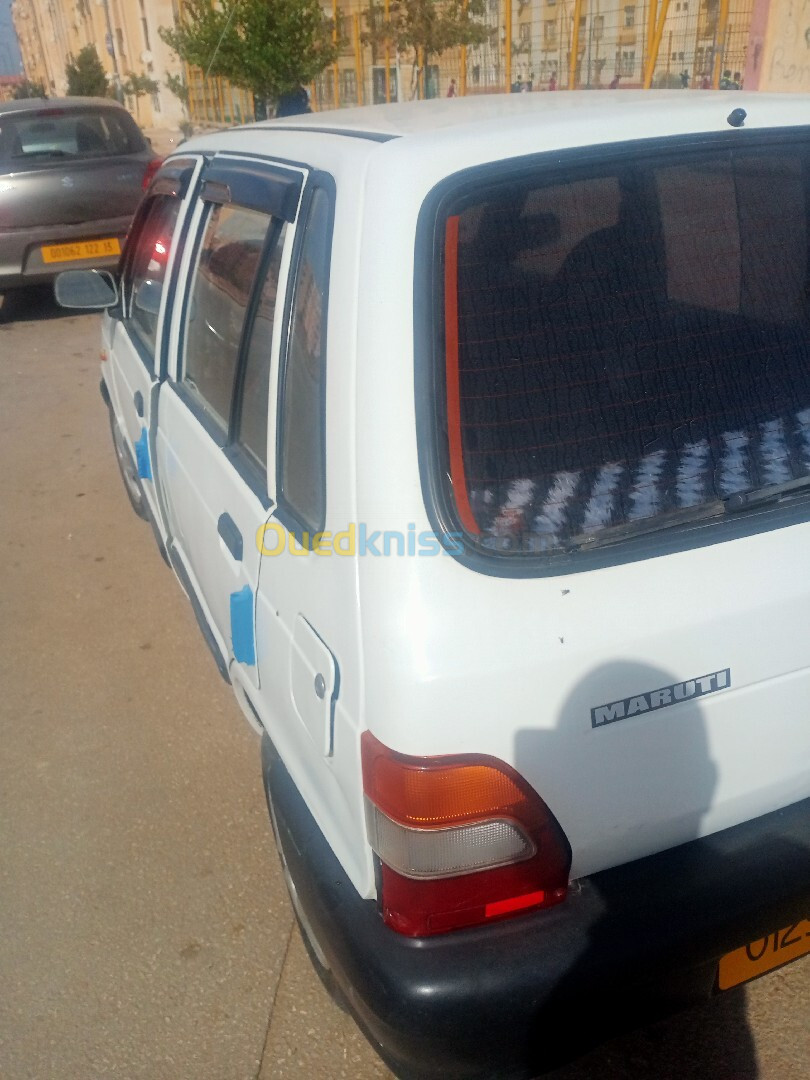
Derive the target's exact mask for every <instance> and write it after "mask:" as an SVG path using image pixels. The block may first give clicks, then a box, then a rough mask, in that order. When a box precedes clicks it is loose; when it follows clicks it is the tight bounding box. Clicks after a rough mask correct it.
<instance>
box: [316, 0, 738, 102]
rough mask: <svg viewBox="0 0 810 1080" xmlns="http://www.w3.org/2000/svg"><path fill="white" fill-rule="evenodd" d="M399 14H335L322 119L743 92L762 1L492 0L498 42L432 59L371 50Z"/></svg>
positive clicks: (382, 6) (361, 6) (379, 5)
mask: <svg viewBox="0 0 810 1080" xmlns="http://www.w3.org/2000/svg"><path fill="white" fill-rule="evenodd" d="M439 2H440V0H439ZM387 7H388V0H377V2H376V3H373V4H369V3H368V0H366V2H361V0H343V4H342V5H338V4H337V3H333V5H332V9H331V10H330V11H327V14H328V15H330V17H332V18H333V20H334V25H335V34H336V40H337V41H338V43H339V47H340V52H339V56H338V59H337V61H336V62H335V63H334V64H332V65H331V66H330V67H329V68H327V69H326V70H325V71H324V72H323V73H322V74H321V75H320V76H319V77H318V78H317V79H316V80H315V82H314V83H313V84H312V86H311V87H310V94H311V100H312V105H313V108H314V109H318V110H319V109H333V108H340V107H346V106H352V105H369V104H381V103H383V102H388V101H409V100H411V99H413V98H433V97H453V96H456V95H459V96H462V95H465V94H480V93H499V92H500V93H507V92H510V91H511V92H534V91H537V90H562V89H579V88H586V89H603V88H608V87H610V88H617V87H619V88H621V87H651V88H677V87H690V88H702V89H707V90H708V89H732V88H733V87H734V86H739V85H741V84H742V79H743V73H744V71H745V62H746V52H747V48H748V38H749V30H750V25H751V12H752V7H753V0H643V2H633V0H487V3H486V11H485V14H484V15H483V16H481V17H480V20H479V21H480V22H481V23H482V25H483V26H484V27H485V28H486V29H487V30H488V31H489V34H488V37H487V40H486V41H485V42H484V43H483V44H479V45H467V46H464V45H461V46H458V47H455V48H452V49H448V50H446V51H444V52H443V53H441V54H438V55H432V56H425V55H423V54H422V52H421V51H420V50H418V49H409V50H406V51H405V52H402V53H398V52H397V50H396V49H395V48H394V45H393V42H387V43H386V42H384V43H383V44H379V43H376V44H373V45H372V44H370V43H369V33H368V31H369V28H370V25H371V23H372V22H373V21H374V20H375V19H378V18H379V17H380V13H382V16H383V17H384V16H385V14H386V9H387Z"/></svg>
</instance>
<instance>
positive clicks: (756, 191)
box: [437, 141, 810, 555]
mask: <svg viewBox="0 0 810 1080" xmlns="http://www.w3.org/2000/svg"><path fill="white" fill-rule="evenodd" d="M809 175H810V151H809V150H808V144H807V143H806V142H804V143H799V142H796V141H794V142H787V141H786V142H784V143H782V144H780V145H779V146H778V147H774V146H773V145H769V146H768V147H767V148H765V149H763V150H754V149H752V150H739V151H735V152H733V153H732V152H728V151H723V152H711V151H708V152H707V151H701V152H696V151H692V152H687V153H682V154H680V155H678V156H677V157H674V158H673V157H667V158H662V157H660V156H659V157H658V158H657V159H653V158H647V159H644V158H638V159H633V160H628V159H627V158H623V159H621V160H616V161H614V162H613V163H607V164H604V165H601V164H600V165H599V166H590V167H588V168H587V169H586V168H580V169H578V170H577V169H570V170H566V171H565V174H564V176H563V175H562V174H561V173H560V172H556V173H554V172H551V171H550V170H548V169H545V170H544V169H542V168H538V169H537V170H536V172H535V173H534V175H530V176H524V178H523V179H521V180H520V181H519V182H512V183H503V184H499V185H494V186H488V187H486V188H479V189H478V190H468V191H467V192H466V193H464V194H463V195H461V194H460V195H459V196H458V197H457V198H456V199H455V201H451V202H450V204H449V212H448V213H447V214H446V217H444V218H443V220H442V221H441V222H440V223H439V235H440V236H441V237H442V238H443V245H444V265H443V268H442V271H441V274H442V277H443V280H442V283H441V291H442V295H443V304H442V307H443V317H442V318H441V319H440V320H439V322H440V323H443V326H440V330H441V331H443V334H441V333H440V336H439V337H438V338H437V348H438V351H439V354H440V356H441V358H442V360H443V362H444V368H445V370H444V376H443V378H441V379H440V380H439V384H438V385H439V387H440V389H439V398H440V400H441V399H443V406H442V407H441V408H440V409H439V414H440V419H439V424H440V429H441V430H440V433H439V444H440V449H441V453H442V455H443V461H442V462H441V465H442V467H441V475H442V477H443V478H444V483H445V485H446V491H445V494H446V496H447V501H448V502H449V504H450V505H451V506H454V507H455V513H456V517H457V519H458V522H459V524H460V526H461V527H462V529H463V530H464V531H465V532H466V534H467V535H468V537H469V538H470V539H471V541H472V542H473V543H474V544H476V545H477V546H479V547H480V548H482V549H489V550H495V551H499V552H502V553H513V554H515V555H520V554H527V553H528V554H538V553H546V554H555V553H560V552H564V551H572V550H578V549H579V550H582V549H587V548H588V546H589V545H591V546H593V545H594V544H597V545H598V544H599V543H600V542H604V541H608V542H612V539H616V538H617V539H619V540H621V539H622V538H623V537H625V536H629V535H631V534H632V533H633V532H634V531H636V530H638V531H655V530H656V528H658V527H660V528H664V527H666V526H667V525H669V524H673V523H677V522H678V521H679V520H681V519H688V518H689V517H690V515H694V516H695V517H700V516H701V515H703V516H704V517H705V516H708V517H711V516H712V515H713V514H715V513H716V514H721V513H723V512H724V510H725V509H726V507H725V506H724V503H723V500H726V501H727V500H728V499H729V497H730V496H732V495H735V494H737V493H740V492H749V491H751V490H752V489H759V488H761V487H763V486H768V485H775V484H783V483H785V482H788V481H792V480H795V479H797V478H799V477H805V476H808V474H810V338H808V317H809V316H810V285H809V284H808V282H809V281H810V279H809V278H808V204H809V201H810V183H809V182H808V177H809ZM446 205H447V204H446ZM440 246H441V244H440Z"/></svg>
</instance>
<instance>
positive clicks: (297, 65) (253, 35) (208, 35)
mask: <svg viewBox="0 0 810 1080" xmlns="http://www.w3.org/2000/svg"><path fill="white" fill-rule="evenodd" d="M158 33H159V34H160V36H161V38H162V39H163V40H164V41H165V42H166V44H167V45H168V46H169V47H170V48H172V49H173V50H174V51H175V52H176V53H177V55H178V56H179V57H180V58H181V59H182V60H185V62H186V63H187V64H191V65H193V66H194V67H199V68H202V70H203V72H204V73H205V74H208V75H221V76H223V77H224V78H226V79H228V80H229V81H230V82H231V83H232V84H233V85H234V86H241V87H244V89H246V90H250V91H252V93H253V94H255V95H256V96H257V97H260V98H264V99H270V100H272V101H277V100H278V98H279V97H280V96H281V95H282V94H284V93H286V92H288V91H290V90H294V89H296V87H299V86H301V85H302V84H305V83H308V82H311V81H312V79H314V77H315V76H316V75H318V74H319V73H320V72H321V71H323V69H324V68H325V67H326V66H327V64H331V63H332V61H333V60H334V59H335V57H336V55H337V48H336V46H335V45H334V43H333V41H332V28H331V24H330V23H329V21H328V20H327V19H326V17H325V16H324V13H323V11H322V10H321V6H320V4H319V2H318V0H223V3H222V6H221V7H212V6H211V4H210V0H186V3H185V4H184V5H183V12H182V15H181V16H180V21H179V24H178V26H177V27H176V29H170V28H167V27H161V28H160V30H159V31H158Z"/></svg>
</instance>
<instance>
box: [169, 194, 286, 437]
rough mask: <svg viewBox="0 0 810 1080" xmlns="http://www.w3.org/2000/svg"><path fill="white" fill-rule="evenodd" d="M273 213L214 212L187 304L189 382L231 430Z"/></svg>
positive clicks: (221, 423)
mask: <svg viewBox="0 0 810 1080" xmlns="http://www.w3.org/2000/svg"><path fill="white" fill-rule="evenodd" d="M270 221H271V218H270V215H269V214H262V213H259V212H258V211H256V210H248V209H246V208H244V207H241V206H231V205H224V206H220V205H213V206H212V207H211V210H210V214H209V218H208V223H207V226H206V229H205V235H204V237H203V241H202V245H201V248H200V251H199V256H198V261H197V266H196V268H195V271H194V278H193V283H192V286H191V292H190V295H189V300H188V305H187V308H186V332H185V365H184V376H183V383H184V386H185V387H186V389H187V390H188V391H190V393H191V394H192V397H193V398H194V399H195V400H196V402H197V404H198V405H199V406H200V407H201V408H202V409H203V411H204V413H205V414H206V415H207V416H208V418H209V419H210V420H212V421H213V423H214V424H215V426H216V427H218V428H220V429H221V430H222V431H223V432H227V431H228V426H229V421H230V415H231V404H232V399H233V388H234V379H235V375H236V367H237V360H238V356H239V345H240V341H241V338H242V330H243V327H244V323H245V315H246V313H247V306H248V301H249V300H250V295H251V290H252V288H253V282H254V279H255V277H256V274H257V271H258V268H259V261H260V259H261V255H262V250H263V248H264V241H265V236H266V235H267V230H268V228H269V226H270Z"/></svg>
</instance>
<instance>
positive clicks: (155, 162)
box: [141, 157, 163, 191]
mask: <svg viewBox="0 0 810 1080" xmlns="http://www.w3.org/2000/svg"><path fill="white" fill-rule="evenodd" d="M162 164H163V158H159V157H156V158H152V160H151V161H150V162H149V164H148V165H147V166H146V168H145V169H144V173H143V180H141V187H142V188H143V190H144V191H146V189H147V188H148V187H149V185H150V184H151V183H152V177H153V176H154V175H155V173H156V172H157V171H158V169H159V168H160V166H161V165H162Z"/></svg>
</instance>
